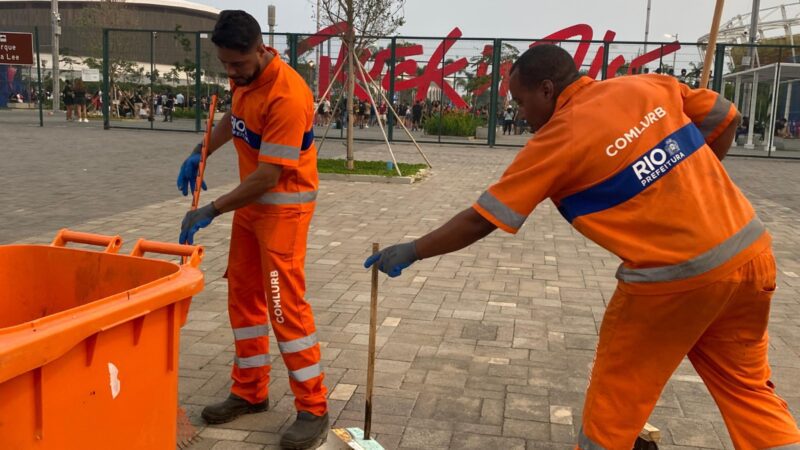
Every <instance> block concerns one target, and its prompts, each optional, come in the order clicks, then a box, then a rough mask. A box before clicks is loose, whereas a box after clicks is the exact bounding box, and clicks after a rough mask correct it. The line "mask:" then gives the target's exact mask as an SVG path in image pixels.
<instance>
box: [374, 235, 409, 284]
mask: <svg viewBox="0 0 800 450" xmlns="http://www.w3.org/2000/svg"><path fill="white" fill-rule="evenodd" d="M417 260H419V258H418V257H417V249H416V246H415V245H414V243H413V242H406V243H404V244H397V245H392V246H390V247H386V248H385V249H383V250H381V251H379V252H378V253H375V254H374V255H372V256H370V257H369V258H367V260H366V261H364V267H365V268H367V269H369V268H370V267H372V265H373V264H377V265H378V270H380V271H381V272H383V273H385V274H386V275H389V276H390V277H392V278H394V277H397V276H400V274H401V273H402V272H403V269H405V268H407V267H408V266H410V265H411V264H414V262H416V261H417Z"/></svg>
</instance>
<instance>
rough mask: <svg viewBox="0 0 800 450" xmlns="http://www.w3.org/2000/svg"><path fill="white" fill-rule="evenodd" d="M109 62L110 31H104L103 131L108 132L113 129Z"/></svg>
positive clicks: (105, 29)
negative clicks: (110, 115) (110, 114)
mask: <svg viewBox="0 0 800 450" xmlns="http://www.w3.org/2000/svg"><path fill="white" fill-rule="evenodd" d="M109 67H110V65H109V62H108V29H107V28H104V29H103V96H102V97H103V100H102V101H103V129H104V130H108V129H109V128H111V123H110V119H109V111H110V109H109V108H110V105H109V101H110V100H111V95H110V92H109V89H111V80H109V78H110V77H111V75H110V74H109V73H108V72H109Z"/></svg>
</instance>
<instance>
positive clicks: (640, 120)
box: [473, 75, 770, 293]
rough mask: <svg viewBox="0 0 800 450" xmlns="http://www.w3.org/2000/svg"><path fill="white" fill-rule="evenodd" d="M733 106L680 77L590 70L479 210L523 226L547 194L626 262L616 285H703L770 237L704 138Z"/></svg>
mask: <svg viewBox="0 0 800 450" xmlns="http://www.w3.org/2000/svg"><path fill="white" fill-rule="evenodd" d="M736 113H737V112H736V108H735V107H734V106H733V105H732V104H731V103H730V102H728V101H727V100H725V99H724V98H723V97H722V96H720V95H718V94H717V93H715V92H713V91H710V90H706V89H699V90H692V89H690V88H688V87H687V86H686V85H682V84H679V83H678V82H677V81H676V80H675V79H674V78H672V77H667V76H661V75H641V76H630V77H621V78H614V79H611V80H607V81H602V82H597V81H594V80H592V79H590V78H587V77H583V78H581V79H579V80H577V81H576V82H574V83H572V84H571V85H570V86H568V87H567V88H566V89H565V90H564V91H563V92H562V93H561V95H560V96H559V98H558V100H557V104H556V110H555V112H554V114H553V117H552V118H551V119H550V121H549V122H548V123H547V124H545V126H543V127H542V128H541V129H540V130H539V131H538V132H537V133H536V135H535V136H534V137H533V138H532V139H531V140H530V141H528V143H527V144H526V145H525V147H524V148H523V149H522V150H521V151H520V152H519V154H518V155H517V157H516V158H515V159H514V161H513V162H512V163H511V165H510V166H509V167H508V169H507V170H506V172H505V173H504V174H503V177H502V178H501V180H500V181H499V182H498V183H496V184H495V185H493V186H491V187H490V188H489V189H488V190H487V191H486V192H485V193H484V194H483V195H482V196H481V197H480V198H479V199H478V201H477V202H476V203H475V204H474V205H473V207H474V208H475V210H476V211H477V212H478V213H480V214H481V215H482V216H483V217H485V218H486V219H487V220H489V221H491V222H492V223H494V224H495V225H496V226H498V227H499V228H502V229H503V230H505V231H508V232H511V233H516V232H517V230H518V229H519V228H520V227H521V226H522V224H523V222H524V221H525V219H526V218H527V216H528V215H529V214H530V213H531V212H532V211H533V209H534V208H535V207H536V205H537V204H538V203H540V202H541V201H543V200H544V199H546V198H551V199H552V200H553V202H554V203H555V205H556V206H557V207H558V209H559V211H560V212H561V214H562V215H563V216H564V217H565V218H566V219H567V220H568V221H570V223H572V225H573V226H574V227H575V228H576V229H577V230H578V231H580V232H581V233H582V234H583V235H585V236H586V237H587V238H589V239H591V240H592V241H594V242H596V243H598V244H599V245H601V246H602V247H604V248H606V249H607V250H609V251H610V252H612V253H614V254H615V255H617V256H619V257H620V258H621V259H622V261H623V264H622V265H621V266H620V268H619V270H618V272H617V278H618V279H620V281H621V283H620V288H622V289H625V290H628V291H631V292H640V293H666V292H676V291H680V290H686V289H692V288H695V287H699V286H702V285H704V284H706V283H709V282H711V281H713V280H715V279H718V278H720V277H721V276H723V275H725V274H726V273H729V272H730V271H732V270H734V269H736V268H737V267H739V266H741V265H742V264H744V263H745V262H746V261H748V260H749V259H751V258H752V257H754V256H755V255H756V254H757V253H758V252H759V251H761V250H763V249H764V248H765V247H766V246H767V245H769V242H770V237H769V235H768V234H767V233H766V231H765V229H764V227H763V225H762V224H761V222H760V221H759V220H758V218H757V217H756V215H755V212H754V210H753V208H752V206H751V205H750V202H749V201H748V200H747V199H746V198H745V197H744V195H742V193H741V192H740V191H739V189H738V188H737V187H736V186H735V185H734V184H733V182H732V181H731V179H730V178H729V177H728V174H727V173H726V171H725V169H724V168H723V166H722V164H721V163H720V161H719V160H718V159H717V157H716V155H714V153H713V151H712V150H711V149H710V147H708V145H707V143H709V142H713V141H714V140H715V139H716V138H717V137H718V136H719V135H720V134H721V133H722V132H723V131H724V130H725V128H726V127H727V126H728V125H729V124H730V122H731V121H732V120H733V119H734V117H735V116H736Z"/></svg>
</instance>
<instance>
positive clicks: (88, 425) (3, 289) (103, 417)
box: [0, 230, 203, 450]
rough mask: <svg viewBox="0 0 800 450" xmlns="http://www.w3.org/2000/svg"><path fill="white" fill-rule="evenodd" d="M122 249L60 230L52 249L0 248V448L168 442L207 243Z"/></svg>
mask: <svg viewBox="0 0 800 450" xmlns="http://www.w3.org/2000/svg"><path fill="white" fill-rule="evenodd" d="M68 242H78V243H83V244H91V245H102V246H105V247H106V249H105V251H92V250H82V249H76V248H65V247H64V246H65V244H66V243H68ZM121 245H122V240H121V239H120V237H119V236H101V235H94V234H87V233H76V232H71V231H68V230H62V231H61V232H59V234H58V236H56V239H55V240H54V241H53V243H52V245H50V246H47V245H6V246H0V449H4V450H24V449H58V450H70V449H81V450H84V449H169V450H172V449H174V448H175V445H176V415H177V409H178V343H179V337H180V327H181V326H182V325H183V324H184V323H185V321H186V314H187V313H188V309H189V303H190V302H191V298H192V296H193V295H195V294H197V293H198V292H200V291H201V290H202V289H203V274H202V272H200V270H199V269H198V266H199V264H200V261H201V259H202V256H203V249H202V247H198V246H187V245H178V244H168V243H162V242H151V241H145V240H139V241H138V242H137V244H136V246H135V248H134V250H133V252H132V253H131V255H118V254H116V252H117V251H118V250H119V248H120V246H121ZM145 252H150V253H163V254H170V255H178V256H185V257H187V262H186V263H185V264H183V265H179V264H177V263H173V262H169V261H166V260H162V259H152V258H146V257H144V256H143V255H144V253H145Z"/></svg>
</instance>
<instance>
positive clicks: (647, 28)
mask: <svg viewBox="0 0 800 450" xmlns="http://www.w3.org/2000/svg"><path fill="white" fill-rule="evenodd" d="M650 3H651V0H647V18H646V19H645V22H644V52H643V53H642V54H644V53H647V38H648V37H649V36H650Z"/></svg>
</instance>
